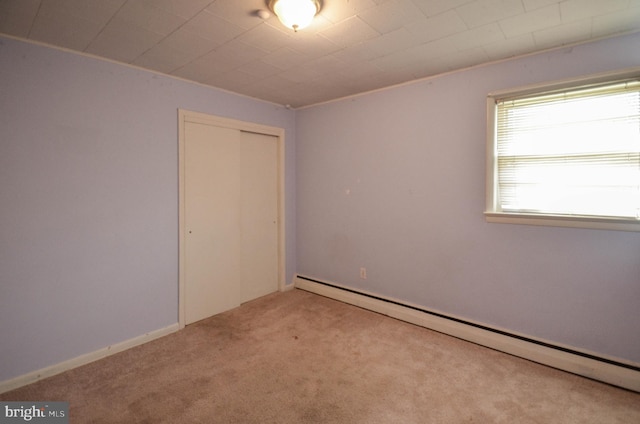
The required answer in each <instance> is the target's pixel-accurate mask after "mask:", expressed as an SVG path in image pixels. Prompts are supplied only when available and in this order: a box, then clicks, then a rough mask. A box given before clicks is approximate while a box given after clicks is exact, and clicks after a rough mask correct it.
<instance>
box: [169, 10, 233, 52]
mask: <svg viewBox="0 0 640 424" xmlns="http://www.w3.org/2000/svg"><path fill="white" fill-rule="evenodd" d="M181 29H184V30H185V31H190V32H193V33H195V34H197V35H198V36H199V37H201V38H206V39H208V40H212V41H215V42H216V44H223V43H225V42H227V41H229V40H232V39H234V38H236V37H237V36H239V35H240V34H242V33H243V32H244V29H243V28H241V27H239V26H238V25H235V24H232V23H231V22H228V21H226V20H224V19H222V18H220V17H218V16H216V15H214V14H212V13H209V12H207V11H202V12H200V13H198V14H197V15H196V16H194V17H193V18H192V19H190V20H189V21H188V22H187V23H186V24H184V26H183V27H182V28H181Z"/></svg>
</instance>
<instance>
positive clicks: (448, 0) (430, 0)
mask: <svg viewBox="0 0 640 424" xmlns="http://www.w3.org/2000/svg"><path fill="white" fill-rule="evenodd" d="M475 2H477V0H413V3H415V4H416V6H418V8H420V10H422V13H424V14H425V15H426V16H429V17H431V16H436V15H439V14H441V13H443V12H446V11H447V10H451V9H454V8H456V7H458V6H462V5H464V4H469V3H475Z"/></svg>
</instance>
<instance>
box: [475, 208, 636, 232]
mask: <svg viewBox="0 0 640 424" xmlns="http://www.w3.org/2000/svg"><path fill="white" fill-rule="evenodd" d="M484 215H485V218H486V220H487V222H491V223H501V224H521V225H543V226H547V227H569V228H589V229H595V230H614V231H640V220H637V219H625V218H611V217H587V216H571V215H536V214H526V213H507V212H485V213H484Z"/></svg>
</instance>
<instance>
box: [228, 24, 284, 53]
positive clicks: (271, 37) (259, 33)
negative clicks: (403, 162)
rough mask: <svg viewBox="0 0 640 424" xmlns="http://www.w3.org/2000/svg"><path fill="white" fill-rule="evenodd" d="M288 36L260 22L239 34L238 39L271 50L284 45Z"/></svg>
mask: <svg viewBox="0 0 640 424" xmlns="http://www.w3.org/2000/svg"><path fill="white" fill-rule="evenodd" d="M289 38H290V37H289V35H287V34H286V33H285V32H283V31H281V30H279V29H276V28H275V27H272V26H271V25H268V24H266V23H262V24H260V25H258V26H257V27H255V28H252V29H250V30H249V31H247V32H245V33H244V34H242V35H241V36H239V37H238V41H242V42H243V43H246V44H249V45H251V46H254V47H257V48H259V49H262V50H264V51H265V52H273V51H275V50H278V49H279V48H281V47H284V46H285V45H286V44H287V43H288V42H289Z"/></svg>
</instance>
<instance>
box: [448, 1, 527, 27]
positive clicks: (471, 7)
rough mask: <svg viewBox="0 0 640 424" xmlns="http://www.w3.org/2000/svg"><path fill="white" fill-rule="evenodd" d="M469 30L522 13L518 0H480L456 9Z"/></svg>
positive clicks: (522, 8)
mask: <svg viewBox="0 0 640 424" xmlns="http://www.w3.org/2000/svg"><path fill="white" fill-rule="evenodd" d="M456 10H457V12H458V15H460V17H461V18H462V20H463V21H464V23H465V24H467V26H468V27H469V28H475V27H477V26H480V25H486V24H488V23H491V22H496V21H499V20H500V19H504V18H508V17H510V16H515V15H518V14H521V13H524V7H523V6H522V2H521V1H520V0H482V1H475V2H473V3H469V4H465V5H463V6H460V7H458V8H456Z"/></svg>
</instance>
